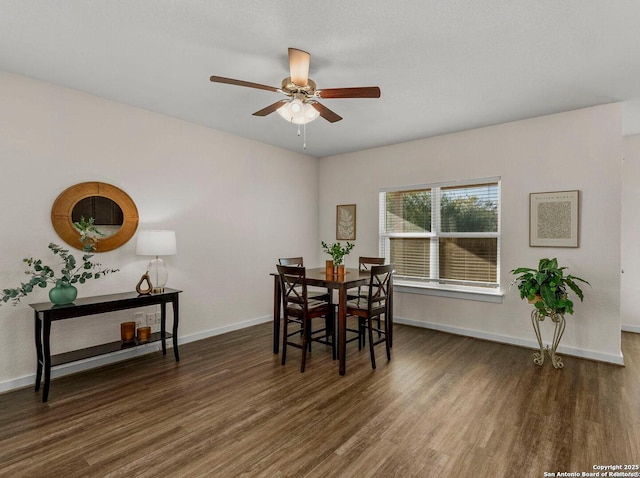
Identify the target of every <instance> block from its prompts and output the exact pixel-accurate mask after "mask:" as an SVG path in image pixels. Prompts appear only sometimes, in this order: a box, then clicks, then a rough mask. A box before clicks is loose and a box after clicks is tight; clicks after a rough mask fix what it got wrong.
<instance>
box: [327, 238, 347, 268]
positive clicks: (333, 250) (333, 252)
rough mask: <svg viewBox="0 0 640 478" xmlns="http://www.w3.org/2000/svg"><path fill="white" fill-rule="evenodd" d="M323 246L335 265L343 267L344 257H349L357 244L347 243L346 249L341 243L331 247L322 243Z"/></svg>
mask: <svg viewBox="0 0 640 478" xmlns="http://www.w3.org/2000/svg"><path fill="white" fill-rule="evenodd" d="M321 244H322V249H323V250H324V252H326V253H327V254H329V255H330V256H331V258H332V259H333V264H334V265H336V266H339V265H342V261H343V259H344V256H346V255H348V254H349V253H350V252H351V249H353V248H354V247H355V244H352V243H351V242H347V245H346V246H344V247H343V246H342V245H341V244H340V243H339V242H336V243H334V244H331V245H329V244H327V243H326V242H324V241H322V242H321Z"/></svg>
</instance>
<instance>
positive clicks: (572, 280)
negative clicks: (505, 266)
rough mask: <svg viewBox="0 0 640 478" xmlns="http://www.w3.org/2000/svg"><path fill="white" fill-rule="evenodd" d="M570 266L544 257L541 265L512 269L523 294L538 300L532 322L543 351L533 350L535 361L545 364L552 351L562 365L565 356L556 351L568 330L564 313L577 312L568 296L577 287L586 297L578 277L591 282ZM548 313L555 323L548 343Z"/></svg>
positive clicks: (555, 362) (557, 365)
mask: <svg viewBox="0 0 640 478" xmlns="http://www.w3.org/2000/svg"><path fill="white" fill-rule="evenodd" d="M566 269H567V268H566V267H558V259H556V258H553V259H540V262H538V268H537V269H532V268H530V267H518V268H517V269H514V270H512V271H511V273H512V274H515V275H516V278H515V279H514V280H513V281H512V282H511V286H513V285H515V286H516V287H518V290H519V291H520V298H522V299H527V300H528V301H529V302H530V303H532V304H534V306H535V308H534V309H533V311H532V312H531V323H532V325H533V330H534V332H535V334H536V338H537V339H538V346H539V347H540V351H539V352H535V353H534V354H533V363H535V364H536V365H542V364H544V358H545V355H547V354H548V355H549V356H550V358H551V363H552V364H553V366H554V367H555V368H562V367H564V364H563V363H562V358H561V357H560V356H559V355H557V354H556V350H557V348H558V345H559V344H560V339H561V338H562V334H563V333H564V328H565V323H566V322H565V318H564V314H573V301H572V300H571V299H570V298H569V297H568V292H569V290H571V291H573V292H574V293H575V294H576V295H577V296H578V298H579V299H580V301H582V300H583V299H584V294H583V293H582V289H580V287H579V286H578V284H577V283H576V281H579V282H582V283H584V284H587V285H591V284H589V283H588V282H587V281H586V280H584V279H581V278H579V277H576V276H572V275H571V274H567V275H565V273H564V271H565V270H566ZM546 317H549V319H550V320H551V321H552V322H553V323H554V324H555V328H554V332H553V342H552V343H551V345H550V346H548V347H545V346H544V344H543V343H542V334H541V332H540V322H542V321H544V319H545V318H546Z"/></svg>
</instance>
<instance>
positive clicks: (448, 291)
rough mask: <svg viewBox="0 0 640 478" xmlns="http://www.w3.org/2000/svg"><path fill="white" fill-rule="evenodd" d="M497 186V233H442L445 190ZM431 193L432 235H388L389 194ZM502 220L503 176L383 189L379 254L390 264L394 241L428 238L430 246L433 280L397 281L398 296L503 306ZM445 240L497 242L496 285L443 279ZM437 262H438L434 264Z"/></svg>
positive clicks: (429, 232)
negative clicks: (478, 239) (448, 299)
mask: <svg viewBox="0 0 640 478" xmlns="http://www.w3.org/2000/svg"><path fill="white" fill-rule="evenodd" d="M491 183H496V184H497V185H498V211H497V215H498V217H497V230H496V231H495V232H441V231H440V223H441V221H440V214H441V209H440V197H441V191H442V189H443V188H451V187H460V188H463V187H473V186H481V185H484V184H491ZM427 189H428V190H430V191H431V231H428V232H426V231H425V232H387V231H386V213H387V211H386V208H387V204H386V193H394V192H403V191H407V192H408V191H418V190H427ZM501 216H502V178H501V177H500V176H495V177H485V178H476V179H465V180H456V181H444V182H438V183H428V184H420V185H409V186H396V187H387V188H381V189H380V191H379V235H378V237H379V243H378V244H379V246H378V247H379V254H380V256H381V257H382V256H384V257H385V258H386V259H387V260H390V256H391V239H392V238H394V237H395V238H424V239H429V244H430V258H429V264H430V269H429V270H430V277H429V279H427V280H411V279H410V278H404V277H403V278H399V277H397V276H395V277H394V287H396V291H398V292H408V293H420V294H428V295H438V296H445V297H456V298H463V299H472V300H483V301H490V302H502V292H501V280H500V255H501V254H500V249H501V247H500V246H501V244H500V243H501V223H502V221H501ZM444 238H495V239H496V240H497V244H496V247H497V251H496V282H495V283H494V282H475V281H464V280H453V279H440V277H439V276H440V255H439V247H440V244H439V242H440V241H439V239H444ZM434 259H435V260H434Z"/></svg>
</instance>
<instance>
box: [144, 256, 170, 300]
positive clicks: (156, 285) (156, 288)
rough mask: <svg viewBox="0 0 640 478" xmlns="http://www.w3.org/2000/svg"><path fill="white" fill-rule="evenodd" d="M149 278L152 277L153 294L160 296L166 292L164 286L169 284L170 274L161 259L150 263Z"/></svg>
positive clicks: (157, 258)
mask: <svg viewBox="0 0 640 478" xmlns="http://www.w3.org/2000/svg"><path fill="white" fill-rule="evenodd" d="M148 270H149V277H151V292H152V293H153V294H158V293H160V292H164V286H165V285H166V284H167V279H168V278H169V273H168V272H167V268H166V266H165V264H164V261H163V260H162V259H160V258H159V257H156V258H155V259H153V260H152V261H151V262H149V267H148Z"/></svg>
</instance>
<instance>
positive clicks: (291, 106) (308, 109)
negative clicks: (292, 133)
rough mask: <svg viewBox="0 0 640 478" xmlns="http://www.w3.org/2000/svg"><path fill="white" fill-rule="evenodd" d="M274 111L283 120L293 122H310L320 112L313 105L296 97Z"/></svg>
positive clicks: (316, 117)
mask: <svg viewBox="0 0 640 478" xmlns="http://www.w3.org/2000/svg"><path fill="white" fill-rule="evenodd" d="M276 111H277V112H278V114H279V115H280V116H281V117H282V118H283V119H284V120H285V121H288V122H290V123H294V124H307V123H311V122H312V121H314V120H316V119H318V117H319V116H320V113H319V112H318V111H317V110H316V109H315V108H314V107H313V106H311V105H310V104H309V103H304V102H302V101H301V100H300V99H298V98H295V99H293V100H291V101H288V102H286V103H285V104H284V105H282V106H281V107H280V108H278V109H277V110H276Z"/></svg>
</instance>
